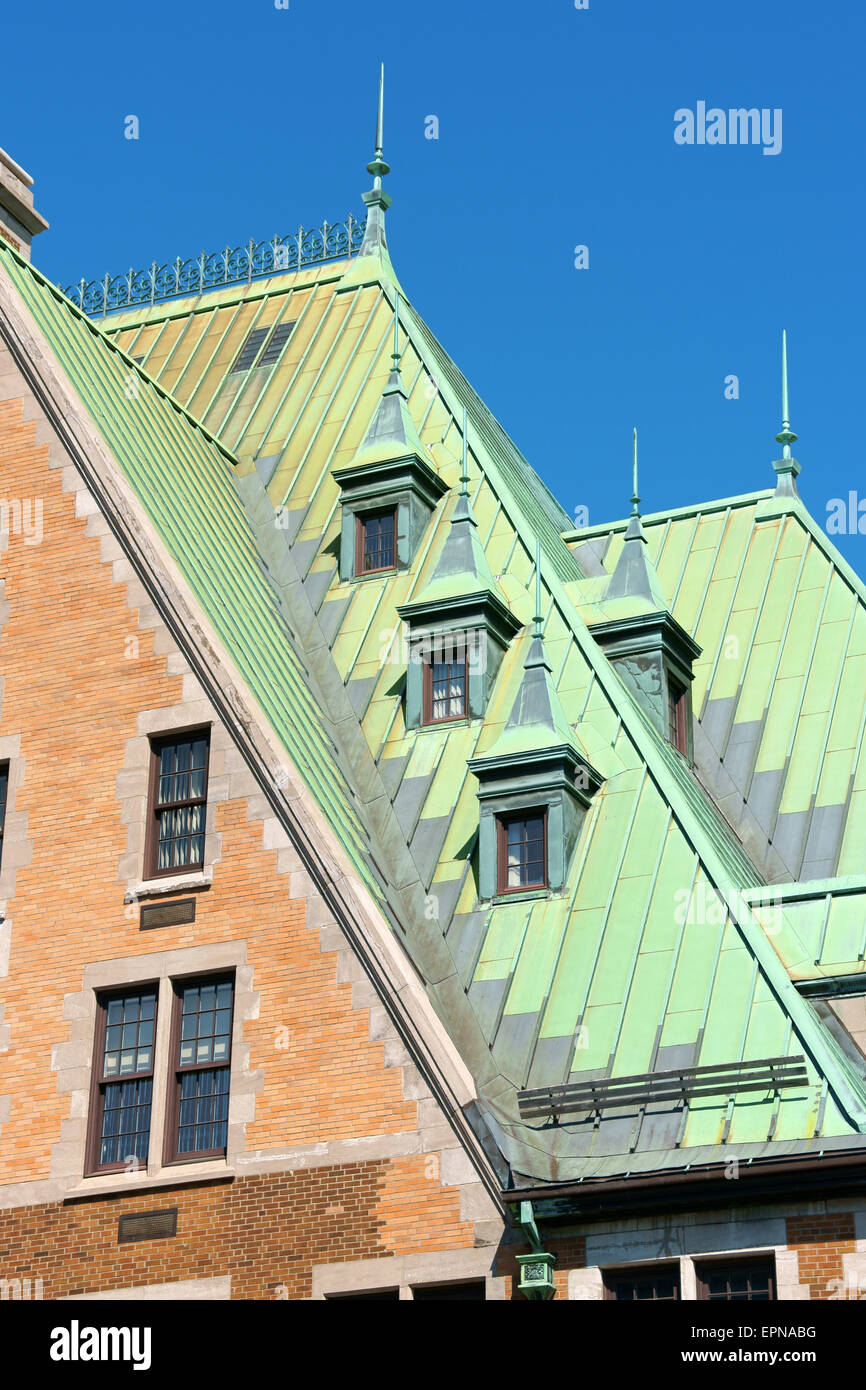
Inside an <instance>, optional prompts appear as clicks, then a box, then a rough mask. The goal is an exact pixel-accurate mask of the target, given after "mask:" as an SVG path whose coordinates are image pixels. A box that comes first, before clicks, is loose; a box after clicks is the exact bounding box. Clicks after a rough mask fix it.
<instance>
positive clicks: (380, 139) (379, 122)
mask: <svg viewBox="0 0 866 1390" xmlns="http://www.w3.org/2000/svg"><path fill="white" fill-rule="evenodd" d="M384 144H385V64H384V63H383V64H382V66H381V67H380V69H379V106H378V109H377V112H376V153H375V154H374V156H373V158H372V159H371V160H370V163H369V164H368V165H367V173H368V174H373V175H374V178H373V188H374V190H375V191H376V192H377V193H378V192H380V191H381V188H382V176H383V174H390V172H391V166H390V164H386V163H385V160H384V159H383V158H382V151H383V149H384Z"/></svg>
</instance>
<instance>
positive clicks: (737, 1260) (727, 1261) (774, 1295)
mask: <svg viewBox="0 0 866 1390" xmlns="http://www.w3.org/2000/svg"><path fill="white" fill-rule="evenodd" d="M694 1263H695V1281H696V1284H697V1296H698V1299H699V1300H700V1301H701V1302H704V1303H775V1302H777V1300H778V1291H777V1287H776V1260H775V1257H774V1256H773V1255H735V1256H732V1257H728V1258H726V1257H725V1256H721V1257H719V1258H718V1259H709V1260H695V1262H694ZM734 1269H737V1270H739V1271H752V1270H760V1271H761V1274H762V1276H766V1278H767V1283H768V1286H769V1291H770V1297H769V1298H756V1299H751V1298H749V1299H741V1298H730V1297H728V1298H713V1297H711V1295H710V1291H709V1285H708V1283H707V1278H706V1276H707V1275H708V1274H721V1273H723V1272H729V1271H731V1270H734Z"/></svg>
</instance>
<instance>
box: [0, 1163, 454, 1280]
mask: <svg viewBox="0 0 866 1390" xmlns="http://www.w3.org/2000/svg"><path fill="white" fill-rule="evenodd" d="M407 1177H410V1178H411V1177H412V1175H411V1174H410V1172H409V1166H408V1165H407V1163H406V1162H396V1163H395V1162H393V1161H381V1162H370V1163H354V1164H341V1165H335V1166H334V1167H322V1168H310V1169H307V1170H304V1171H300V1172H295V1173H280V1174H267V1175H257V1176H255V1177H249V1178H238V1179H236V1180H235V1181H234V1182H222V1183H217V1184H213V1185H207V1186H205V1185H202V1186H197V1187H185V1188H179V1189H178V1188H175V1189H171V1190H168V1191H166V1190H162V1191H157V1192H148V1193H139V1194H137V1195H136V1194H131V1195H129V1196H117V1197H112V1198H108V1199H105V1198H102V1199H99V1200H96V1199H90V1200H86V1201H76V1202H68V1203H66V1204H63V1203H53V1204H51V1205H49V1206H41V1207H19V1208H16V1209H12V1210H7V1211H0V1271H2V1274H3V1277H4V1278H6V1279H17V1278H20V1279H26V1278H29V1279H31V1280H34V1279H37V1278H41V1279H42V1281H43V1297H44V1298H45V1299H54V1298H63V1297H65V1296H66V1295H70V1294H86V1293H92V1292H97V1291H100V1290H109V1289H121V1288H127V1287H133V1286H135V1285H139V1284H154V1283H155V1284H161V1283H174V1282H176V1281H180V1280H185V1279H204V1278H214V1277H217V1276H219V1275H226V1274H228V1275H230V1276H231V1281H232V1285H231V1287H232V1298H236V1299H266V1298H275V1297H277V1298H289V1299H298V1298H306V1297H309V1295H310V1292H311V1269H312V1266H313V1265H314V1264H334V1263H337V1262H341V1261H345V1260H363V1259H367V1260H369V1259H375V1258H376V1257H381V1256H386V1255H395V1254H402V1253H405V1251H406V1250H407V1249H410V1248H411V1249H412V1250H413V1251H427V1250H429V1251H434V1250H441V1249H450V1248H452V1247H454V1246H459V1245H465V1244H467V1235H468V1237H469V1240H468V1243H469V1244H471V1227H469V1228H467V1227H466V1225H465V1224H464V1223H462V1222H461V1221H460V1219H459V1215H458V1208H459V1199H458V1194H457V1191H456V1189H454V1188H452V1189H443V1188H440V1187H439V1186H438V1184H432V1183H431V1182H430V1181H429V1180H425V1179H424V1177H423V1174H421V1181H422V1182H424V1181H426V1185H427V1189H428V1190H429V1198H428V1199H427V1200H425V1198H424V1196H423V1193H422V1191H421V1189H420V1188H419V1187H418V1185H417V1184H416V1183H415V1182H414V1181H410V1183H409V1186H408V1187H407V1182H406V1180H407ZM410 1189H411V1190H410ZM401 1206H402V1208H403V1212H404V1222H403V1226H402V1227H401V1228H398V1229H395V1227H394V1210H395V1207H397V1208H400V1207H401ZM171 1207H177V1209H178V1217H177V1234H176V1235H175V1236H173V1237H169V1238H166V1239H162V1240H147V1241H136V1242H129V1243H127V1244H123V1245H118V1243H117V1231H118V1218H119V1217H120V1216H123V1215H125V1214H127V1213H136V1214H138V1213H142V1212H148V1211H164V1210H165V1209H167V1208H171Z"/></svg>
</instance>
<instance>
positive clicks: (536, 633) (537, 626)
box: [532, 538, 543, 640]
mask: <svg viewBox="0 0 866 1390" xmlns="http://www.w3.org/2000/svg"><path fill="white" fill-rule="evenodd" d="M542 621H543V620H542V615H541V541H540V540H538V539H537V538H536V541H535V617H534V619H533V623H534V627H533V630H532V636H533V638H536V637H537V638H538V639H539V640H541V624H542Z"/></svg>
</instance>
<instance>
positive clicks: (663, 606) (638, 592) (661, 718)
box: [587, 430, 701, 762]
mask: <svg viewBox="0 0 866 1390" xmlns="http://www.w3.org/2000/svg"><path fill="white" fill-rule="evenodd" d="M632 457H633V462H632V469H633V472H632V478H633V488H632V498H631V516H630V517H629V521H628V525H627V527H626V532H625V537H624V540H623V547H622V550H621V551H620V555H619V559H618V560H617V563H616V567H615V569H614V571H613V574H612V575H611V576H610V579H609V580H608V582H607V585H606V588H605V589H604V591H603V593H602V594H601V596H600V598H599V600H598V602H597V606H596V610H595V611H596V612H597V613H598V618H597V619H595V618H594V617H593V616H589V615H588V616H587V622H588V625H589V629H590V632H591V633H592V635H593V637H594V638H595V640H596V641H597V642H598V644H599V646H601V647H602V648H603V649H604V652H605V654H606V655H607V657H608V658H609V659H610V661H611V662H612V663H613V664H614V666H615V667H616V669H617V671H618V672H619V675H620V677H621V678H622V681H623V683H624V685H625V686H626V687H627V688H628V689H629V690H630V691H631V693H632V695H633V696H634V698H635V700H636V701H637V703H638V704H639V705H640V706H641V708H642V709H643V710H644V712H645V713H646V714H647V715H648V716H649V718H650V719H651V720H652V722H653V723H654V724H655V726H656V728H657V729H658V730H659V732H660V733H661V734H662V735H663V736H664V737H665V738H666V739H668V741H669V742H670V743H671V744H672V745H673V747H674V748H676V749H677V750H678V751H679V752H680V753H682V754H683V756H684V757H685V758H687V759H688V761H689V762H691V761H692V757H693V740H692V700H691V683H692V680H693V671H692V667H693V665H694V662H695V661H696V659H697V658H698V657H699V656H700V653H701V649H700V647H699V646H698V644H697V643H696V642H695V641H693V639H692V638H691V637H690V636H689V634H688V633H687V632H686V630H685V628H684V627H682V626H681V625H680V624H679V623H678V622H677V620H676V618H675V617H674V616H673V614H672V613H671V611H670V607H669V605H668V602H667V599H666V597H665V594H664V590H663V589H662V586H661V583H660V581H659V577H658V573H657V571H656V567H655V565H654V564H653V561H652V558H651V556H650V554H649V546H648V544H647V538H646V533H645V531H644V529H643V523H642V522H641V516H640V500H641V499H640V497H639V495H638V468H637V430H635V431H634V435H633V456H632Z"/></svg>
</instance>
